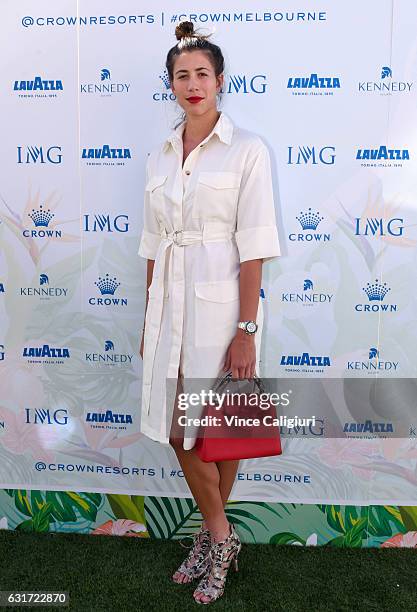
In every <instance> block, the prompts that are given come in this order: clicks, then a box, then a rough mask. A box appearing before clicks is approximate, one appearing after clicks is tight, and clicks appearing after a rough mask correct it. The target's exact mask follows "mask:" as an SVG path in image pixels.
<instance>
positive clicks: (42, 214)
mask: <svg viewBox="0 0 417 612" xmlns="http://www.w3.org/2000/svg"><path fill="white" fill-rule="evenodd" d="M54 216H55V215H54V213H51V211H50V209H49V208H48V209H44V208H43V205H42V204H41V205H40V206H39V208H37V209H35V208H32V212H31V213H28V217H29V218H30V219H31V220H32V222H33V225H34V227H35V229H33V228H32V229H24V230H23V231H22V235H23V236H24V237H25V238H62V230H56V229H53V227H49V224H50V222H51V221H52V219H53V217H54ZM55 225H56V224H55Z"/></svg>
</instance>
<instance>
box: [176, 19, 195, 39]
mask: <svg viewBox="0 0 417 612" xmlns="http://www.w3.org/2000/svg"><path fill="white" fill-rule="evenodd" d="M175 36H176V38H177V40H181V39H182V38H185V37H191V36H195V33H194V24H193V23H192V22H191V21H181V22H180V23H179V24H178V25H177V27H176V28H175Z"/></svg>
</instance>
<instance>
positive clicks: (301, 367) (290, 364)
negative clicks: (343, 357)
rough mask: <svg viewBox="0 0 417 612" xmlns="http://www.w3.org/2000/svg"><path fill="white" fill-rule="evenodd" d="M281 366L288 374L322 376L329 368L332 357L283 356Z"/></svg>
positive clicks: (306, 354) (304, 354)
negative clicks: (325, 369) (326, 368)
mask: <svg viewBox="0 0 417 612" xmlns="http://www.w3.org/2000/svg"><path fill="white" fill-rule="evenodd" d="M279 365H280V366H284V368H285V371H286V372H303V373H315V374H320V373H323V372H324V368H325V367H329V366H330V365H331V364H330V357H328V356H324V355H316V356H313V355H310V354H309V353H302V355H281V361H280V364H279Z"/></svg>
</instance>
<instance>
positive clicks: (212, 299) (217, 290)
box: [194, 279, 240, 347]
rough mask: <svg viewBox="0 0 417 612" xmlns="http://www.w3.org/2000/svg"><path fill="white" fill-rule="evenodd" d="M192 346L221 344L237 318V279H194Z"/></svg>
mask: <svg viewBox="0 0 417 612" xmlns="http://www.w3.org/2000/svg"><path fill="white" fill-rule="evenodd" d="M194 291H195V301H194V315H195V316H194V325H195V327H194V329H195V345H196V346H217V347H218V346H224V345H226V344H229V343H230V342H231V340H232V338H233V336H234V335H235V333H236V329H237V323H238V321H239V305H240V302H239V279H236V280H226V281H213V282H196V283H194Z"/></svg>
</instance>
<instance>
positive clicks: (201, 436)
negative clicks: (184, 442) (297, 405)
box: [195, 372, 282, 462]
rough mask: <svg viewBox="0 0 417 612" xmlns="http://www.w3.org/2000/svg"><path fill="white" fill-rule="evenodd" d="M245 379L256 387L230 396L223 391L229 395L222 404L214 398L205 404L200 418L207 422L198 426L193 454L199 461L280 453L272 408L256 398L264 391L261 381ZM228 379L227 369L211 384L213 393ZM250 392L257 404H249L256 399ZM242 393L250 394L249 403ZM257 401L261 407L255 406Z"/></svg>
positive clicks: (274, 414)
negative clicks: (213, 385) (220, 377)
mask: <svg viewBox="0 0 417 612" xmlns="http://www.w3.org/2000/svg"><path fill="white" fill-rule="evenodd" d="M246 380H249V381H250V382H252V385H254V386H255V387H256V390H254V391H249V392H246V393H243V394H242V393H241V392H239V391H235V392H233V390H232V397H231V396H230V395H229V396H227V394H225V393H224V392H223V393H224V395H223V397H229V399H228V400H227V402H226V403H225V402H223V405H220V403H219V402H216V401H214V402H213V403H210V404H208V405H206V407H205V409H204V412H203V419H204V417H207V418H206V419H204V421H206V423H210V424H208V425H207V424H206V425H204V426H203V425H200V428H199V432H198V437H197V440H196V443H195V449H196V453H197V454H198V456H199V457H200V459H201V460H202V461H207V462H208V461H227V460H231V459H255V458H256V457H271V456H273V455H281V454H282V449H281V438H280V430H279V425H274V424H273V419H276V418H277V414H276V407H275V406H274V405H273V404H271V402H270V401H268V400H266V399H265V397H262V401H260V400H261V395H260V394H264V391H263V384H262V381H261V380H260V379H259V378H258V377H256V376H254V377H253V379H246ZM231 381H232V374H231V372H229V373H228V374H226V376H225V377H224V378H222V379H221V380H220V382H219V383H218V384H217V385H215V388H214V389H213V393H222V390H223V387H224V386H225V384H228V386H229V383H231ZM237 382H238V383H240V382H241V381H237ZM230 386H232V385H230ZM228 391H229V390H228ZM254 393H256V395H257V396H258V398H259V402H258V405H254V403H253V400H254V399H255V400H256V398H254V397H253V395H254ZM236 395H239V396H240V399H239V397H238V398H236ZM242 396H245V397H246V398H247V399H249V396H251V398H250V402H251V404H250V405H249V401H245V397H243V398H242ZM242 399H243V401H242ZM242 404H243V405H242ZM261 404H262V409H261V408H259V406H260V405H261ZM210 417H211V419H210ZM214 419H216V421H214ZM254 419H257V421H259V424H258V423H256V424H253V423H254V422H255V421H254ZM204 421H203V422H204ZM215 422H216V423H217V424H216V425H215V424H214V423H215Z"/></svg>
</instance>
